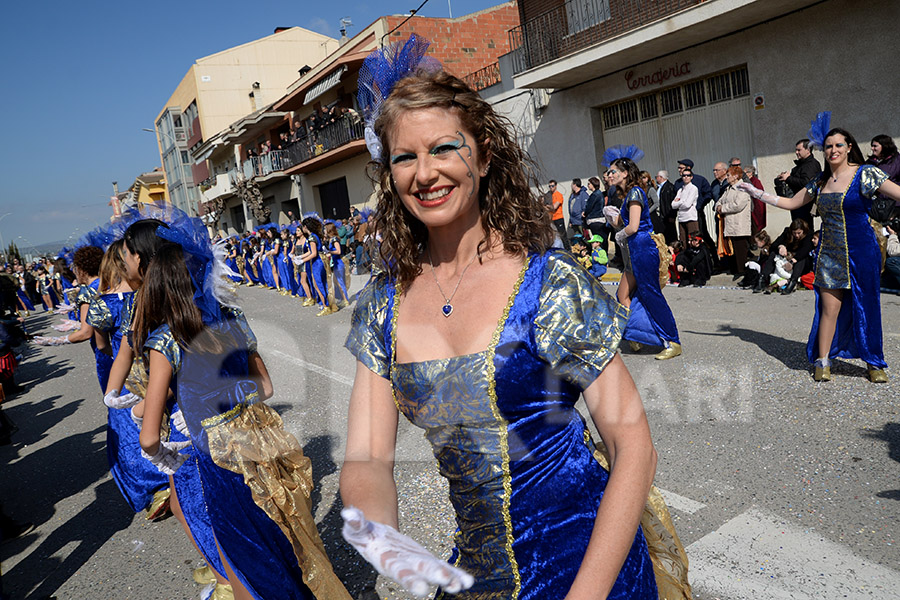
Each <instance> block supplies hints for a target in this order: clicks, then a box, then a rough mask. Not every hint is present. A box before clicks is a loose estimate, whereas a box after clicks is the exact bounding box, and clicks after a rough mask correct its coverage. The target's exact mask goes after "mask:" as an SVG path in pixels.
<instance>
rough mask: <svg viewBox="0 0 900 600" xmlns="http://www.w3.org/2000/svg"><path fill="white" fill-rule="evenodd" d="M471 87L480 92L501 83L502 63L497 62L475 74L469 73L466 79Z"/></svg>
mask: <svg viewBox="0 0 900 600" xmlns="http://www.w3.org/2000/svg"><path fill="white" fill-rule="evenodd" d="M464 79H465V80H466V83H468V84H469V87H470V88H472V89H473V90H475V91H476V92H480V91H481V90H483V89H485V88H489V87H491V86H492V85H494V84H495V83H500V63H499V62H495V63H493V64H490V65H488V66H486V67H482V68H481V69H478V70H477V71H475V72H474V73H469V74H468V75H466V76H465V77H464Z"/></svg>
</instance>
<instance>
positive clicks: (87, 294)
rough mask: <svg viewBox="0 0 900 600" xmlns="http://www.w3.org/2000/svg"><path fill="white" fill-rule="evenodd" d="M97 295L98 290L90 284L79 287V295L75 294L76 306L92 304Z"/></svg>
mask: <svg viewBox="0 0 900 600" xmlns="http://www.w3.org/2000/svg"><path fill="white" fill-rule="evenodd" d="M96 297H97V290H95V289H94V288H92V287H91V286H89V285H83V286H81V287H80V288H79V289H78V295H77V296H75V306H76V307H80V306H81V305H82V304H90V303H91V301H92V300H93V299H94V298H96Z"/></svg>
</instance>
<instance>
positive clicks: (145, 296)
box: [134, 219, 350, 600]
mask: <svg viewBox="0 0 900 600" xmlns="http://www.w3.org/2000/svg"><path fill="white" fill-rule="evenodd" d="M182 227H185V225H182ZM202 229H203V224H202V222H200V221H199V219H196V228H195V231H190V230H189V231H184V230H179V229H178V228H176V227H173V228H171V229H166V230H162V231H160V233H159V235H161V236H164V237H166V238H167V239H169V240H173V241H176V242H180V243H169V244H165V245H163V246H162V247H160V249H159V250H158V252H157V253H156V255H155V256H154V258H153V260H152V261H151V262H150V267H149V269H148V271H147V275H146V277H145V282H144V284H143V287H142V290H141V297H140V301H139V306H138V307H137V312H136V318H135V329H134V340H135V345H136V346H139V347H141V348H142V353H143V361H144V363H145V364H147V365H149V382H148V385H147V396H146V399H145V406H144V414H143V426H142V429H141V435H140V440H141V446H142V447H143V449H144V451H145V453H146V455H147V456H149V457H150V460H151V462H153V463H154V464H157V465H164V466H167V468H169V469H177V471H176V474H177V473H178V472H180V470H181V469H184V468H185V466H183V465H180V461H181V460H182V458H181V456H180V454H179V453H178V449H179V447H180V446H181V444H177V445H176V444H172V443H171V442H169V441H167V440H165V439H164V438H163V437H162V436H161V435H160V424H161V423H162V421H163V420H164V415H165V407H166V405H167V404H168V401H167V391H168V390H169V389H170V388H171V390H172V391H174V393H175V396H176V397H177V398H178V405H179V407H180V411H181V414H182V415H183V425H182V426H181V429H182V432H184V433H186V434H187V435H188V436H189V437H190V444H191V445H192V447H193V451H194V455H195V457H196V460H197V462H196V467H197V469H198V471H199V475H200V479H201V481H202V483H203V492H202V493H203V497H204V500H205V506H206V509H207V514H208V515H209V518H210V521H211V523H212V528H213V531H214V532H215V539H216V543H217V547H218V549H219V554H220V557H221V559H222V564H223V565H224V566H225V569H226V572H227V574H228V580H229V582H230V584H231V586H232V588H233V590H234V597H235V598H236V599H237V600H247V599H253V600H282V599H290V600H300V599H312V598H317V599H319V600H349V599H350V596H349V594H348V593H347V591H346V590H345V588H344V586H343V585H342V584H341V582H340V581H339V580H338V578H337V576H336V575H335V574H334V572H333V570H332V568H331V563H330V561H329V560H328V557H327V555H326V554H325V549H324V545H323V543H322V540H321V539H320V537H319V534H318V532H317V530H316V524H315V521H314V519H313V516H312V513H311V504H310V493H311V491H312V487H313V482H312V469H311V463H310V460H309V458H307V457H306V456H304V455H303V451H302V449H301V448H300V445H299V443H298V442H297V440H296V439H295V438H294V437H293V436H291V435H290V434H289V433H287V432H285V431H284V428H283V424H282V421H281V418H280V417H279V416H278V413H276V412H275V411H274V410H273V409H271V408H269V407H268V406H267V405H266V404H265V403H264V402H263V401H264V400H265V399H266V398H268V397H269V396H271V394H272V385H271V380H270V379H269V376H268V372H267V371H266V368H265V365H264V363H263V362H262V359H261V358H260V356H259V353H258V352H257V351H256V338H255V336H254V335H253V332H252V331H251V330H250V327H249V326H248V324H247V322H246V320H245V319H244V316H243V314H242V313H241V312H240V311H238V310H237V309H234V308H227V307H222V306H220V305H219V304H218V299H217V297H216V295H215V293H213V292H211V291H210V290H211V289H213V288H215V286H216V285H218V284H217V282H216V281H215V278H216V276H217V275H216V274H215V269H213V270H212V274H210V275H207V273H208V269H207V265H208V264H209V263H210V261H212V260H214V259H213V256H212V252H211V251H210V248H209V243H208V240H206V241H205V243H204V240H203V239H202V238H201V237H200V236H201V235H202ZM196 232H199V234H200V235H197V234H196ZM181 244H184V246H182V245H181ZM183 248H185V249H184V250H183ZM186 259H187V261H188V264H187V265H186V263H185V260H186ZM192 275H193V277H194V278H195V279H194V283H193V284H192ZM195 290H203V291H200V292H195ZM179 467H180V468H179Z"/></svg>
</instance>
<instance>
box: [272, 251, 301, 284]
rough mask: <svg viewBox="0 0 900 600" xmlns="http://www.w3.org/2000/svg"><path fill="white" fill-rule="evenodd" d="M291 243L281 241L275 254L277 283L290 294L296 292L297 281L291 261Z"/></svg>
mask: <svg viewBox="0 0 900 600" xmlns="http://www.w3.org/2000/svg"><path fill="white" fill-rule="evenodd" d="M292 247H293V244H291V243H290V242H286V241H284V240H282V241H281V246H280V248H281V250H280V252H279V253H278V254H277V255H276V256H275V263H276V264H277V265H278V284H279V285H280V286H281V289H283V290H285V291H287V292H290V293H292V294H296V293H297V282H296V281H295V280H294V263H293V262H291V258H290V256H291V248H292Z"/></svg>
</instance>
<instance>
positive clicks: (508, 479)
mask: <svg viewBox="0 0 900 600" xmlns="http://www.w3.org/2000/svg"><path fill="white" fill-rule="evenodd" d="M530 262H531V257H529V256H526V257H525V264H523V265H522V270H521V271H519V277H518V278H517V279H516V284H515V286H513V291H512V294H510V296H509V300H507V301H506V307H505V308H504V309H503V314H502V315H500V321H499V322H498V323H497V328H496V329H495V330H494V334H493V335H492V336H491V343H490V345H488V349H487V352H486V353H485V358H484V360H485V363H486V367H487V379H488V399H489V400H490V403H491V412H492V413H493V415H494V418H495V419H496V420H497V422H498V423H499V425H500V427H499V429H500V453H501V454H502V459H503V464H502V469H503V523H504V525H505V526H506V554H507V556H509V563H510V566H511V567H512V572H513V580H514V581H515V584H516V587H515V588H514V589H513V593H512V596H511V598H512V600H516V598H518V597H519V592H520V591H521V589H522V579H521V577H520V576H519V563H518V562H517V561H516V553H515V550H513V542H515V538H514V537H513V526H512V518H511V517H510V515H509V506H510V502H511V500H512V476H511V475H510V472H509V440H508V435H509V432H508V427H509V422H508V421H507V420H506V419H504V418H503V415H501V414H500V408H499V407H498V406H497V382H496V378H495V375H496V367H495V366H494V357H495V356H496V353H497V345H498V344H499V343H500V336H501V335H502V334H503V329H504V327H505V326H506V320H507V319H508V318H509V312H510V311H511V310H512V307H513V303H514V302H515V301H516V298H517V297H518V295H519V288H520V287H521V286H522V282H523V281H524V280H525V273H526V271H528V265H529V264H530Z"/></svg>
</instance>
